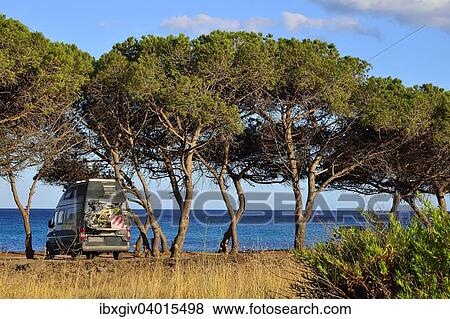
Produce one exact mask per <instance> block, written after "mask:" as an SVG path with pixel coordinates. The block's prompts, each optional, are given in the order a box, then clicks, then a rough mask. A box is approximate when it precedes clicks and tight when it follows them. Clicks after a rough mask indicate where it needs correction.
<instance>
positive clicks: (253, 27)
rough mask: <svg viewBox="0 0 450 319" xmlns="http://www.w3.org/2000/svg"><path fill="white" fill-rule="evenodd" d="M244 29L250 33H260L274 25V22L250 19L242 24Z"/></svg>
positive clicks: (257, 18)
mask: <svg viewBox="0 0 450 319" xmlns="http://www.w3.org/2000/svg"><path fill="white" fill-rule="evenodd" d="M243 25H244V29H246V30H250V31H261V30H263V29H265V28H267V27H271V26H273V25H274V22H273V21H272V20H270V19H268V18H264V17H252V18H248V19H246V20H245V21H244V22H243Z"/></svg>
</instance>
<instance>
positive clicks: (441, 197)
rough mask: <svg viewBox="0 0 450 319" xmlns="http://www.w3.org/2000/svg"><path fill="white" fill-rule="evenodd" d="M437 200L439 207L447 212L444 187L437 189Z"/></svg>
mask: <svg viewBox="0 0 450 319" xmlns="http://www.w3.org/2000/svg"><path fill="white" fill-rule="evenodd" d="M436 198H437V201H438V204H439V207H440V208H441V209H442V210H444V211H447V202H446V201H445V191H444V187H436Z"/></svg>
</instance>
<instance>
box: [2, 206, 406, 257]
mask: <svg viewBox="0 0 450 319" xmlns="http://www.w3.org/2000/svg"><path fill="white" fill-rule="evenodd" d="M53 211H54V209H49V208H37V209H32V210H31V213H30V223H31V229H32V231H33V248H34V250H36V251H44V249H45V241H46V235H47V222H48V220H49V219H50V218H51V216H52V214H53ZM135 212H136V213H137V214H138V215H139V216H140V217H141V219H143V220H144V219H145V211H143V210H135ZM380 214H381V215H380V216H382V217H383V216H386V214H385V212H380ZM155 215H156V216H157V218H158V221H159V223H160V225H161V227H162V229H163V231H164V232H165V234H166V236H167V239H168V241H169V243H171V242H172V240H173V239H174V238H175V236H176V233H177V227H178V217H179V211H178V210H170V209H166V210H155ZM399 217H400V218H401V220H404V221H407V220H408V219H409V217H410V213H409V212H408V213H406V212H404V213H402V215H400V216H399ZM364 223H365V221H364V218H363V217H362V216H361V213H360V212H359V211H357V210H330V211H315V213H314V215H313V218H312V219H311V221H310V222H309V223H308V225H307V233H306V245H307V246H313V245H315V244H317V243H319V242H325V241H328V240H330V238H332V237H333V232H334V230H335V229H336V228H337V227H342V226H352V225H363V224H364ZM228 225H229V218H228V214H227V212H226V211H224V210H192V211H191V222H190V225H189V229H188V233H187V236H186V241H185V245H184V250H186V251H193V252H198V251H205V252H213V251H217V250H218V248H219V243H220V241H221V239H222V236H223V234H224V232H225V231H226V230H227V228H228ZM138 234H139V232H138V230H137V228H136V227H135V226H134V225H133V226H132V228H131V247H132V246H133V244H134V243H135V241H136V240H137V238H138ZM149 236H151V231H150V232H149ZM24 238H25V235H24V229H23V223H22V217H21V215H20V213H19V211H18V210H17V209H15V208H0V251H3V252H21V251H24V249H25V248H24ZM238 238H239V244H240V249H241V250H279V249H291V248H293V239H294V217H293V212H292V211H257V210H254V211H246V212H245V213H244V216H243V218H242V219H241V221H240V222H239V224H238Z"/></svg>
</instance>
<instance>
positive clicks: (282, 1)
mask: <svg viewBox="0 0 450 319" xmlns="http://www.w3.org/2000/svg"><path fill="white" fill-rule="evenodd" d="M1 4H2V5H1V8H0V12H2V13H3V14H5V15H6V16H7V17H10V18H14V19H18V20H20V21H21V22H23V23H24V24H26V25H27V26H28V27H29V28H31V29H32V30H35V31H40V32H42V33H44V34H45V35H46V36H47V37H48V38H50V39H52V40H55V41H56V40H57V41H63V42H67V43H74V44H76V45H77V46H78V47H79V48H81V49H82V50H85V51H87V52H89V53H91V54H92V55H94V56H95V57H99V56H100V55H101V54H102V53H104V52H107V51H108V50H109V49H110V48H111V46H112V45H114V44H115V43H117V42H120V41H123V40H125V39H126V38H127V37H129V36H135V37H140V36H142V35H146V34H157V35H167V34H171V33H172V34H177V33H180V32H182V33H185V34H187V35H189V36H196V35H198V34H201V33H205V32H209V31H211V30H213V29H224V30H241V29H244V30H251V31H260V32H263V33H271V34H273V35H274V36H275V37H296V38H314V39H316V38H317V39H320V40H324V41H328V42H333V43H335V44H336V46H337V47H338V49H339V50H340V52H341V53H342V54H344V55H352V56H357V57H360V58H362V59H366V60H369V59H370V58H372V57H374V56H376V55H377V54H379V53H380V52H382V51H383V50H385V49H386V48H389V47H390V46H391V45H392V44H394V43H396V42H398V41H399V40H401V39H402V38H404V37H405V36H407V35H410V34H412V33H413V34H412V35H410V36H409V37H408V38H407V39H405V40H404V41H401V42H400V43H398V44H397V45H395V46H393V47H392V48H390V49H389V50H387V51H385V52H384V53H382V54H381V55H378V56H377V57H375V58H373V59H372V60H370V63H371V64H372V70H371V74H373V75H377V76H393V77H398V78H400V79H402V80H403V81H404V82H405V83H406V84H407V85H414V84H421V83H433V84H435V85H438V86H441V87H444V88H445V89H447V90H448V89H450V76H449V74H450V61H449V57H450V0H410V1H407V0H359V1H355V0H316V1H313V0H278V1H275V0H272V1H270V0H265V1H255V0H247V1H246V0H240V1H237V0H228V1H212V0H211V1H205V0H199V1H193V0H191V1H186V0H185V1H181V0H176V1H143V0H138V1H132V2H131V1H129V2H124V1H118V0H109V1H106V0H97V1H86V0H77V1H56V0H40V1H31V0H30V1H21V0H15V1H5V0H1ZM423 26H425V27H424V28H422V29H420V28H421V27H423ZM419 29H420V30H419ZM417 30H419V31H417ZM415 31H416V32H415ZM414 32H415V33H414ZM29 179H30V173H26V174H24V176H23V178H22V180H21V182H20V184H19V187H20V188H21V189H22V194H23V193H24V191H25V190H26V188H27V182H28V181H29ZM59 195H60V190H59V189H57V188H51V187H45V186H41V187H40V188H39V190H38V192H37V194H36V198H35V201H34V206H36V207H52V206H53V205H54V204H55V201H56V200H57V197H59ZM330 196H335V195H330ZM55 198H56V199H55ZM11 206H13V202H12V200H11V197H10V195H9V193H8V189H7V184H6V183H5V182H3V181H0V207H11Z"/></svg>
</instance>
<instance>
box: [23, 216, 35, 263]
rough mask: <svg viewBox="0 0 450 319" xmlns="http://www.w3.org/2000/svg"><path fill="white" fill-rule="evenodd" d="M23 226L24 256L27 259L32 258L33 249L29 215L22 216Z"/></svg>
mask: <svg viewBox="0 0 450 319" xmlns="http://www.w3.org/2000/svg"><path fill="white" fill-rule="evenodd" d="M23 226H24V228H25V257H26V258H27V259H33V258H34V250H33V241H32V233H31V227H30V216H29V215H25V217H24V218H23Z"/></svg>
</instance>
